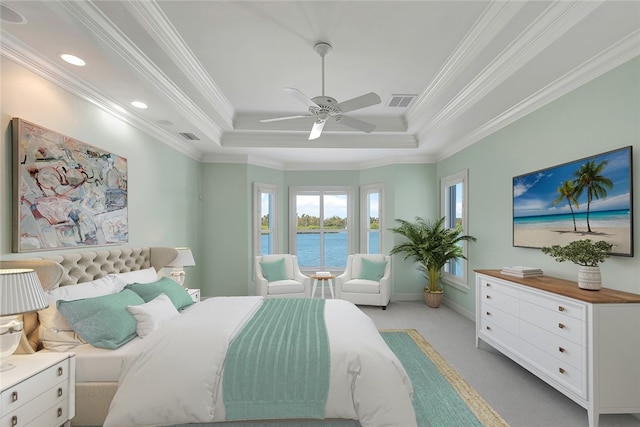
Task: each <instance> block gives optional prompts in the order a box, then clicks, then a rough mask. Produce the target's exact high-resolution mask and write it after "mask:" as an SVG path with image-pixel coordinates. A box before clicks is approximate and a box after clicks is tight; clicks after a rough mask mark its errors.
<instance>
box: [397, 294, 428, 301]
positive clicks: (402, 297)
mask: <svg viewBox="0 0 640 427" xmlns="http://www.w3.org/2000/svg"><path fill="white" fill-rule="evenodd" d="M423 298H424V296H423V295H422V294H414V293H412V294H393V295H392V296H391V301H392V302H393V301H420V300H421V299H423Z"/></svg>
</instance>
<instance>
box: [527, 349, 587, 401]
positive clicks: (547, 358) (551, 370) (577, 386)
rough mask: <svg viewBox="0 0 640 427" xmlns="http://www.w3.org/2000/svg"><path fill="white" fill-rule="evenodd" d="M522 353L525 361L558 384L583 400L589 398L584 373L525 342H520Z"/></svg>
mask: <svg viewBox="0 0 640 427" xmlns="http://www.w3.org/2000/svg"><path fill="white" fill-rule="evenodd" d="M520 351H521V354H522V356H523V358H524V359H526V360H528V362H529V363H530V364H532V365H533V366H536V367H537V368H538V369H540V370H541V371H542V372H543V373H544V374H545V375H547V376H549V377H551V378H552V379H553V380H554V381H556V382H557V383H558V384H560V385H561V386H563V387H565V388H567V389H569V390H571V391H572V392H574V393H575V394H577V395H578V396H580V397H582V398H586V397H587V382H586V374H585V373H584V372H582V371H580V370H579V369H578V368H574V367H573V366H571V365H569V364H568V363H566V362H563V361H561V360H558V359H557V358H555V357H553V356H551V355H550V354H548V353H546V352H544V351H542V350H541V349H539V348H538V347H536V346H534V345H531V344H529V343H528V342H526V341H524V340H521V341H520Z"/></svg>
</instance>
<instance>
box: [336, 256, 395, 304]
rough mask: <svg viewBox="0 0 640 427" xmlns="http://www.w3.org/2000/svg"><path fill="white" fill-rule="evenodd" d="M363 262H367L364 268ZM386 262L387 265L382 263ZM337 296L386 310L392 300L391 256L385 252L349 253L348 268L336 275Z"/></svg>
mask: <svg viewBox="0 0 640 427" xmlns="http://www.w3.org/2000/svg"><path fill="white" fill-rule="evenodd" d="M363 262H364V263H365V264H366V265H365V266H364V268H363ZM384 262H386V265H383V264H382V263H384ZM380 276H381V277H380ZM378 277H379V278H378ZM336 298H340V299H344V300H347V301H351V302H352V303H354V304H361V305H377V306H381V307H382V309H383V310H386V309H387V304H389V301H390V300H391V257H390V256H386V255H383V254H353V255H349V257H348V258H347V268H346V269H345V270H344V273H342V274H341V275H340V276H338V277H336Z"/></svg>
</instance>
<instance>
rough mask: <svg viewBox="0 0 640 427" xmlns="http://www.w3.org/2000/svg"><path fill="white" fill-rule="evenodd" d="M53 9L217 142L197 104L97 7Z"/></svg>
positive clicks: (87, 4)
mask: <svg viewBox="0 0 640 427" xmlns="http://www.w3.org/2000/svg"><path fill="white" fill-rule="evenodd" d="M55 4H56V5H58V6H60V7H61V8H63V9H64V10H66V11H67V12H68V13H69V14H71V15H72V16H74V17H75V18H76V20H77V21H78V23H79V24H81V25H84V26H85V27H86V28H87V29H88V30H89V31H91V32H92V33H93V35H95V36H96V38H98V39H99V40H101V41H102V42H103V43H105V44H106V45H107V46H108V47H109V49H111V50H113V52H115V53H116V54H117V55H119V56H120V57H121V58H122V59H123V60H125V61H126V62H127V64H129V66H131V68H132V69H133V70H135V72H136V73H138V74H139V75H141V76H142V77H143V78H144V79H145V80H146V81H147V82H149V84H151V85H152V86H153V88H154V89H155V90H157V91H158V93H159V94H162V96H164V97H165V98H166V99H167V100H170V102H171V104H173V105H174V106H175V107H176V108H177V109H178V110H179V111H180V113H181V114H183V115H184V117H188V118H189V121H190V122H191V123H193V125H194V126H195V127H196V128H197V129H198V130H199V131H200V132H201V133H202V134H204V135H207V136H208V137H209V138H211V139H212V140H213V141H214V142H216V143H217V142H218V141H219V140H220V137H221V135H222V129H221V128H220V127H219V126H218V125H217V124H216V123H215V122H214V121H212V120H211V119H210V117H209V116H208V115H207V114H206V113H205V112H204V111H202V110H201V109H200V108H198V106H197V105H196V103H194V102H193V101H191V99H189V97H188V96H187V95H186V94H185V93H184V92H183V91H182V90H181V89H180V88H179V87H178V86H176V85H175V84H174V83H173V81H172V80H171V79H169V78H168V77H167V76H166V75H165V74H164V73H163V72H162V70H160V69H159V68H158V67H156V65H155V64H154V63H153V62H152V61H150V60H149V59H148V58H147V56H146V55H145V54H144V53H143V52H141V51H140V49H138V48H137V47H136V45H135V44H134V43H132V42H131V40H129V39H128V38H126V37H125V36H124V34H122V32H121V31H120V30H119V29H118V28H117V27H115V26H114V24H113V23H112V22H111V21H109V20H108V19H107V18H106V17H105V16H104V14H103V13H102V11H100V9H99V8H98V6H97V5H96V4H94V3H93V2H91V1H82V2H57V3H55Z"/></svg>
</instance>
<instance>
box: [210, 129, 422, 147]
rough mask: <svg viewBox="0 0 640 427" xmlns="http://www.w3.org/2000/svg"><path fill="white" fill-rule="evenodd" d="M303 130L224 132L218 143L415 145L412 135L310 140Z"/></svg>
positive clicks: (342, 135)
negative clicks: (292, 131) (294, 131)
mask: <svg viewBox="0 0 640 427" xmlns="http://www.w3.org/2000/svg"><path fill="white" fill-rule="evenodd" d="M307 136H308V131H305V132H296V133H291V132H286V133H285V132H271V133H264V132H262V133H257V132H245V131H242V132H227V133H225V134H224V136H223V138H222V141H221V145H222V147H226V148H418V142H417V140H416V138H415V137H414V136H413V135H406V134H400V135H399V134H364V133H355V132H354V133H349V134H345V133H323V135H322V137H321V138H319V139H317V140H314V141H309V140H308V139H307Z"/></svg>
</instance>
